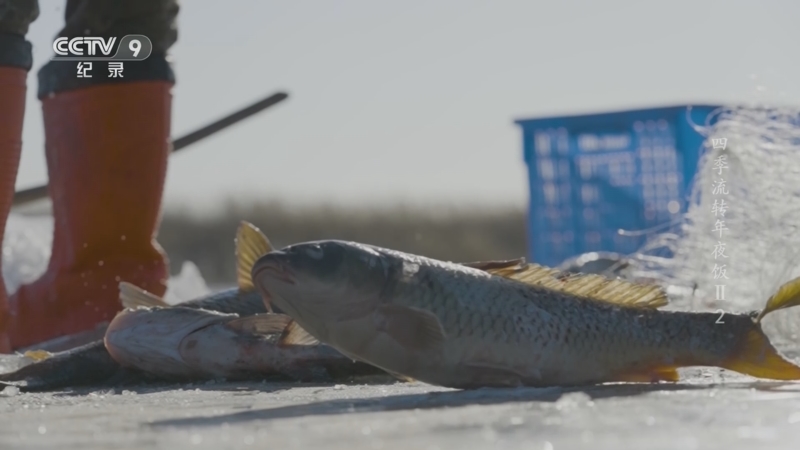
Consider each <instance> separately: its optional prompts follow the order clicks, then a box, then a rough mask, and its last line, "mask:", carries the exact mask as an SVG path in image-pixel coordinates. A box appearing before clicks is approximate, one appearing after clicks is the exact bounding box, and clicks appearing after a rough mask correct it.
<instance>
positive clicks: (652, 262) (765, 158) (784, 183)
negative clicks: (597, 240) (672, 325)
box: [631, 107, 800, 340]
mask: <svg viewBox="0 0 800 450" xmlns="http://www.w3.org/2000/svg"><path fill="white" fill-rule="evenodd" d="M712 117H714V118H716V122H714V121H713V120H711V119H712V118H709V120H708V122H707V123H705V124H696V125H695V126H696V129H697V130H698V131H699V132H701V133H702V134H703V135H704V136H705V137H706V144H705V149H704V152H703V156H702V157H701V160H700V161H699V164H698V170H697V173H696V175H695V178H694V180H693V188H692V189H691V194H690V197H689V206H688V209H687V212H686V213H685V214H684V215H683V216H682V218H681V220H680V221H679V222H677V223H673V224H671V225H670V227H669V229H667V230H666V231H664V232H661V233H658V234H655V235H653V236H652V237H651V238H650V239H649V240H648V243H647V245H646V246H645V247H644V248H643V249H642V250H641V251H640V252H638V253H637V254H635V255H632V261H631V263H632V271H633V273H632V274H633V276H636V277H649V278H655V279H657V280H659V281H661V282H663V283H664V284H667V285H670V286H673V287H678V288H683V290H682V291H683V292H685V293H684V294H683V295H678V296H676V297H674V298H673V302H672V306H673V307H674V308H679V309H689V310H700V311H703V310H705V311H710V310H711V311H713V310H716V309H723V310H726V311H745V310H754V309H760V308H762V307H763V306H764V303H765V301H766V299H767V298H768V297H769V296H770V295H772V294H773V293H774V292H775V290H776V289H777V288H778V287H779V286H780V285H781V284H783V283H784V282H786V281H789V280H790V279H792V278H794V277H797V276H798V275H800V233H798V227H799V226H800V126H798V122H799V121H800V120H799V119H800V110H798V109H794V108H765V107H730V108H721V109H719V110H717V111H716V112H715V114H714V115H712ZM712 123H713V125H711V124H712ZM720 139H725V140H727V141H726V143H725V144H726V145H725V146H724V149H723V148H722V142H723V141H720ZM714 143H716V144H717V145H714ZM721 180H724V185H722V186H721V185H720V181H721ZM722 201H724V204H723V203H722ZM715 202H716V207H715ZM721 206H724V207H725V209H726V210H724V211H722V210H721V209H722V208H720V207H721ZM721 213H724V216H723V215H722V214H721ZM718 220H719V221H722V222H723V224H722V225H720V224H718V223H717V221H718ZM719 228H723V229H722V234H721V237H720V231H715V230H718V229H719ZM721 247H722V248H724V250H723V253H722V254H721V253H720V249H721ZM664 250H668V252H669V253H671V256H668V257H665V256H659V255H663V254H664ZM723 265H724V266H723ZM715 266H716V267H717V270H716V271H715ZM722 269H724V276H723V275H721V272H722ZM725 277H727V278H725ZM717 285H724V286H725V287H724V297H722V298H720V299H718V298H717V297H718V295H717V288H716V286H717ZM795 309H797V308H795ZM773 316H774V317H772V316H770V317H768V318H767V320H766V321H765V326H766V327H774V328H777V330H776V331H777V334H778V336H779V339H780V338H783V339H786V340H793V339H795V338H796V335H797V334H798V330H799V329H800V311H796V310H789V311H785V312H781V313H778V314H774V315H773Z"/></svg>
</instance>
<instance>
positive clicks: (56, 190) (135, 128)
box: [8, 80, 172, 349]
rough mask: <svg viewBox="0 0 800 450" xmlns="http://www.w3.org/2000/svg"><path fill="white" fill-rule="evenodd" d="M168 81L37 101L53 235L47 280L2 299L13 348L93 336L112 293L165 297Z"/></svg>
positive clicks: (115, 305) (115, 303)
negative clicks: (140, 291) (131, 289)
mask: <svg viewBox="0 0 800 450" xmlns="http://www.w3.org/2000/svg"><path fill="white" fill-rule="evenodd" d="M171 87H172V83H171V82H167V81H157V80H156V81H135V82H123V83H114V84H100V85H94V86H89V87H82V88H80V89H75V90H69V91H64V92H59V93H55V94H53V95H49V96H47V97H44V98H42V107H43V111H44V124H45V135H46V141H47V142H46V154H47V167H48V173H49V176H50V183H49V190H50V197H51V198H52V200H53V215H54V219H55V230H54V236H53V252H52V255H51V257H50V263H49V265H48V268H47V272H46V273H45V274H44V275H43V276H42V277H41V278H40V279H39V280H37V281H36V282H34V283H32V284H29V285H24V286H21V287H20V289H19V290H18V291H17V292H16V293H15V294H14V295H13V296H12V297H11V298H10V300H9V305H10V310H11V314H12V320H11V321H10V322H9V324H8V337H9V338H10V341H11V346H12V348H14V349H18V348H21V347H27V346H30V345H33V344H36V343H40V342H43V341H46V340H50V339H53V338H56V337H60V336H63V335H67V334H73V333H78V332H81V331H86V330H90V329H93V328H94V327H96V326H97V325H98V324H99V323H102V322H106V321H110V320H111V319H112V318H113V317H114V315H115V314H116V313H117V312H118V311H119V310H120V309H121V306H120V302H119V300H118V284H119V282H120V281H121V280H122V281H128V282H131V283H134V284H136V285H138V286H140V287H142V288H144V289H146V290H148V291H150V292H153V293H154V294H156V295H163V294H164V292H165V291H166V280H167V278H168V276H169V271H168V264H167V258H166V255H165V254H164V252H163V250H162V249H161V247H160V246H159V245H158V243H157V242H156V241H155V236H156V230H157V228H158V223H159V217H160V208H161V197H162V192H163V188H164V178H165V176H166V170H167V158H168V156H169V152H170V149H171V146H170V143H169V136H170V114H171V99H172V96H171Z"/></svg>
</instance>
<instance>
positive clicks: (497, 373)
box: [456, 362, 524, 389]
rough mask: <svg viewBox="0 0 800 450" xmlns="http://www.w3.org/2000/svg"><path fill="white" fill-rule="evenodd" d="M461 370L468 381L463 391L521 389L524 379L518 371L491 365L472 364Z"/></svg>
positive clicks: (467, 364)
mask: <svg viewBox="0 0 800 450" xmlns="http://www.w3.org/2000/svg"><path fill="white" fill-rule="evenodd" d="M460 370H461V371H462V372H463V374H464V376H465V378H467V379H468V380H469V381H467V382H466V383H465V384H463V385H462V386H456V387H460V388H463V389H472V388H481V387H519V386H522V385H523V384H524V383H523V379H524V377H523V376H522V375H521V374H520V373H518V372H517V371H515V370H513V369H511V368H509V367H504V366H499V365H496V364H490V363H481V362H470V363H466V364H464V365H463V366H462V367H461V368H460Z"/></svg>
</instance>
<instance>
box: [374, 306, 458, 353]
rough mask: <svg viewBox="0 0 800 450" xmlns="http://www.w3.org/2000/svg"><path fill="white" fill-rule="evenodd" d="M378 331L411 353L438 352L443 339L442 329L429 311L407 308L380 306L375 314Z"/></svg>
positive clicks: (437, 319) (436, 318)
mask: <svg viewBox="0 0 800 450" xmlns="http://www.w3.org/2000/svg"><path fill="white" fill-rule="evenodd" d="M375 314H376V315H377V320H378V321H379V324H378V330H379V331H382V332H384V333H386V334H387V335H389V336H390V337H391V338H392V339H394V340H395V341H397V343H399V344H400V345H402V346H403V347H406V348H407V349H409V350H413V351H428V350H433V351H436V350H439V349H441V348H442V345H443V344H444V339H445V333H444V329H443V328H442V324H441V323H440V322H439V318H438V317H436V315H435V314H433V313H432V312H430V311H426V310H424V309H417V308H411V307H407V306H397V305H382V306H380V307H378V309H377V311H376V313H375Z"/></svg>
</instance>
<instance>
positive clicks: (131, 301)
mask: <svg viewBox="0 0 800 450" xmlns="http://www.w3.org/2000/svg"><path fill="white" fill-rule="evenodd" d="M119 301H120V302H121V303H122V307H123V308H136V307H137V306H146V307H148V308H151V307H153V306H162V307H163V306H169V304H168V303H167V302H165V301H164V300H162V299H161V298H160V297H158V296H157V295H155V294H151V293H149V292H147V291H145V290H144V289H142V288H140V287H139V286H136V285H134V284H131V283H128V282H127V281H120V283H119Z"/></svg>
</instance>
